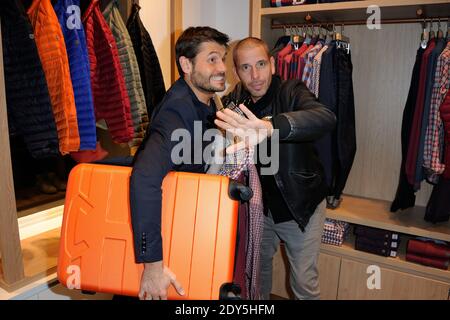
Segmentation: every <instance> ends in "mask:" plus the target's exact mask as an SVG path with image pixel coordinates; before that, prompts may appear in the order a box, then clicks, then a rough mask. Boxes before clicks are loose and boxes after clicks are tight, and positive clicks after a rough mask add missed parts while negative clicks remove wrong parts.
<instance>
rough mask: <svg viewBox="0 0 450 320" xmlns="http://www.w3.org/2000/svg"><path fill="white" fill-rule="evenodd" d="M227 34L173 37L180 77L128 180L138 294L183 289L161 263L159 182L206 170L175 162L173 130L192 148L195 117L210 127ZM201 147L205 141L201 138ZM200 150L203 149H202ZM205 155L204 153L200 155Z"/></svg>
mask: <svg viewBox="0 0 450 320" xmlns="http://www.w3.org/2000/svg"><path fill="white" fill-rule="evenodd" d="M228 41H229V38H228V36H227V35H225V34H223V33H221V32H219V31H217V30H215V29H213V28H210V27H195V28H194V27H191V28H188V29H187V30H185V31H184V32H183V33H182V34H181V36H180V38H179V39H178V40H177V43H176V47H175V52H176V63H177V67H178V72H179V73H180V76H181V77H180V79H179V80H177V81H176V82H175V83H174V84H173V85H172V87H171V88H170V89H169V91H168V92H167V93H166V95H165V97H164V99H163V100H162V102H161V103H160V104H159V105H158V106H157V108H156V109H155V111H154V112H153V116H152V121H151V124H150V126H149V128H148V131H147V135H146V138H145V139H144V141H143V143H142V145H141V146H140V148H139V150H138V152H137V154H136V156H135V162H134V166H133V172H132V176H131V179H130V204H131V217H132V226H133V234H134V247H135V258H136V262H137V263H144V272H143V274H142V278H141V286H140V292H139V298H140V299H146V300H159V299H167V289H168V287H169V286H170V285H171V284H172V285H173V286H174V287H175V289H176V290H177V292H178V293H179V294H180V295H184V290H183V288H182V286H181V285H180V283H179V282H178V281H176V279H175V275H174V274H173V273H172V272H171V271H170V270H168V268H165V267H164V266H163V263H162V258H163V253H162V239H161V195H162V191H161V186H162V181H163V179H164V177H165V176H166V174H167V173H168V172H169V171H188V172H197V173H204V172H206V169H207V168H206V163H205V160H204V159H202V161H201V163H195V161H182V163H181V164H176V163H178V161H174V159H172V157H171V154H172V150H173V148H174V146H175V145H176V144H177V141H172V139H171V136H172V133H173V132H174V131H175V130H176V129H186V130H188V131H189V133H190V137H191V141H190V146H191V148H192V150H191V151H192V152H191V153H190V154H191V155H192V160H193V156H194V154H195V153H198V152H199V151H198V150H194V149H193V148H194V146H195V145H196V144H195V143H194V139H199V138H200V139H201V138H202V136H203V135H202V136H201V137H195V136H194V122H197V121H198V122H200V123H201V125H202V133H204V132H205V130H207V129H208V128H213V127H214V123H213V119H214V113H215V111H216V108H215V105H214V103H213V102H212V100H211V98H212V97H213V96H214V93H215V92H219V91H223V90H225V71H226V67H225V63H224V60H225V56H226V52H227V48H228ZM200 145H202V150H200V151H203V149H204V148H205V147H206V143H204V142H203V141H202V144H200ZM201 154H203V152H201ZM202 158H203V157H202Z"/></svg>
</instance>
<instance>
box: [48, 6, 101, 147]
mask: <svg viewBox="0 0 450 320" xmlns="http://www.w3.org/2000/svg"><path fill="white" fill-rule="evenodd" d="M54 9H55V12H56V15H57V16H58V20H59V24H60V25H61V29H62V32H63V35H64V41H65V42H66V48H67V56H68V58H69V64H70V76H71V78H72V86H73V92H74V94H75V106H76V109H77V118H78V131H79V134H80V150H95V147H96V140H97V136H96V128H95V115H94V100H93V96H92V88H91V76H90V68H89V57H88V53H87V46H86V37H85V34H84V28H83V24H82V22H81V12H80V1H79V0H59V1H58V3H57V4H56V5H55V7H54Z"/></svg>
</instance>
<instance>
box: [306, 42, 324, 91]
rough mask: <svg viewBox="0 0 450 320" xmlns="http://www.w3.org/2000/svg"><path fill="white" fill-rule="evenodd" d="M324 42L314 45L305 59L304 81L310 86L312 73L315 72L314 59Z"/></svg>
mask: <svg viewBox="0 0 450 320" xmlns="http://www.w3.org/2000/svg"><path fill="white" fill-rule="evenodd" d="M322 47H323V44H322V43H321V42H318V43H317V44H316V45H315V47H313V48H312V49H311V50H310V51H309V52H308V55H307V56H306V59H305V69H304V70H303V76H302V81H303V82H304V83H305V84H306V86H307V87H308V88H309V87H310V86H311V81H312V74H313V61H314V57H315V56H316V55H317V53H319V51H320V49H322Z"/></svg>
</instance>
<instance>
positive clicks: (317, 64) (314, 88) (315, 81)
mask: <svg viewBox="0 0 450 320" xmlns="http://www.w3.org/2000/svg"><path fill="white" fill-rule="evenodd" d="M327 49H328V46H327V45H325V46H324V47H323V48H322V49H321V50H320V51H319V53H318V54H317V55H316V56H315V57H314V60H313V76H312V82H311V87H308V88H309V90H311V92H312V93H314V95H315V96H316V98H319V79H320V69H321V65H322V55H323V53H324V52H325V51H327Z"/></svg>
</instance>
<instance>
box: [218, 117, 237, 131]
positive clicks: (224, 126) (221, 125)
mask: <svg viewBox="0 0 450 320" xmlns="http://www.w3.org/2000/svg"><path fill="white" fill-rule="evenodd" d="M214 123H215V124H216V126H218V127H219V128H221V129H224V130H231V129H234V127H233V126H231V125H229V124H228V123H226V122H224V121H222V120H218V119H216V120H214Z"/></svg>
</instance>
